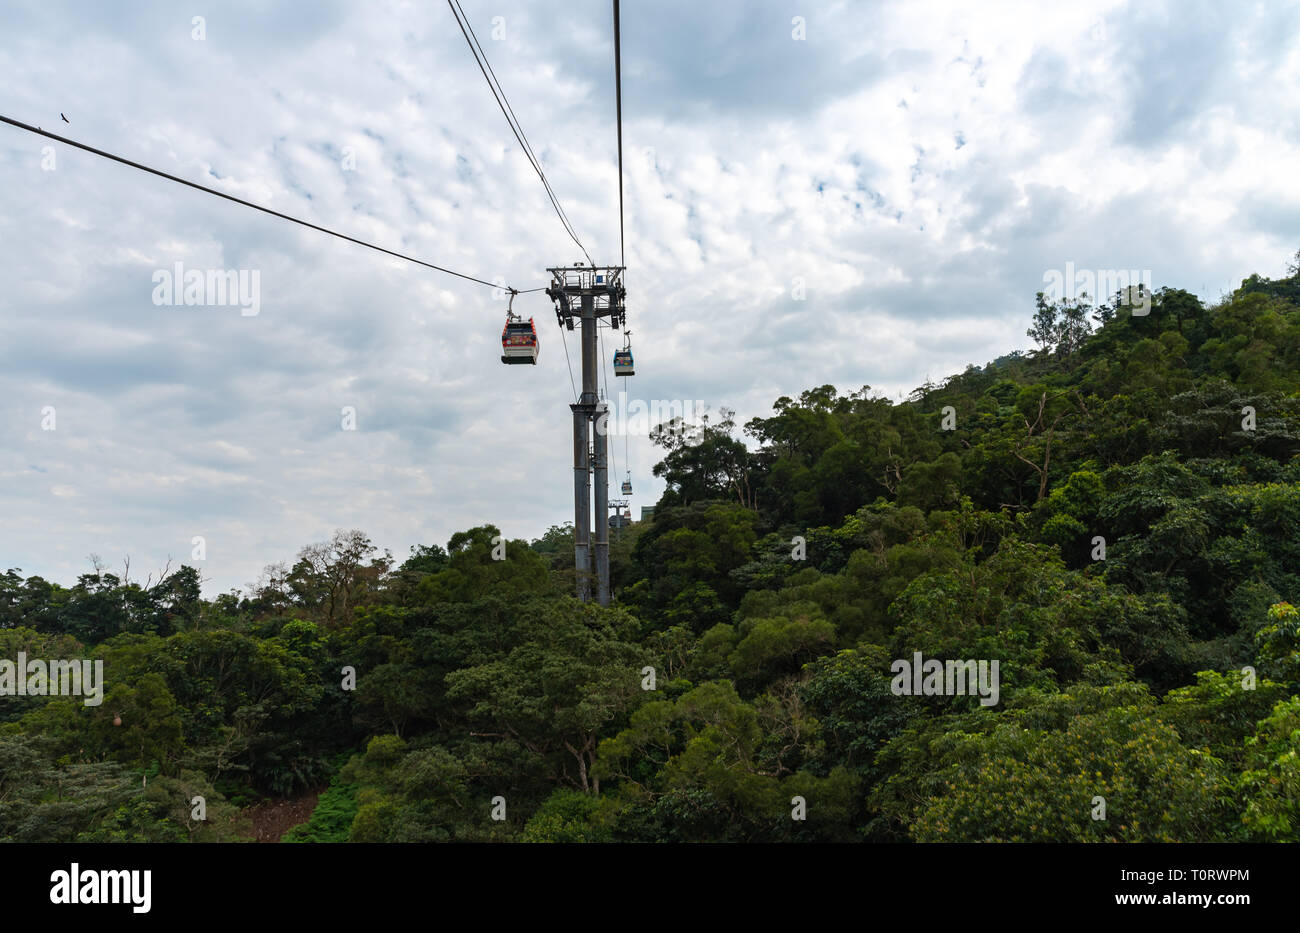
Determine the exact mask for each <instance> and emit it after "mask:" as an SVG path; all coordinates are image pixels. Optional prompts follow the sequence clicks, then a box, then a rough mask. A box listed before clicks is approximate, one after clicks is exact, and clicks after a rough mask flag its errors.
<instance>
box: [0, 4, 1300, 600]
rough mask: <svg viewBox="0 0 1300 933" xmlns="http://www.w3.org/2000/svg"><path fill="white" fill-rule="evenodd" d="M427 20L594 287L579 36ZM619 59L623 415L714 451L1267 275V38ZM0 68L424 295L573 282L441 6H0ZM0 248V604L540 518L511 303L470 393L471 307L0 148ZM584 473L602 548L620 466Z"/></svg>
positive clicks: (1288, 148) (608, 238) (590, 128)
mask: <svg viewBox="0 0 1300 933" xmlns="http://www.w3.org/2000/svg"><path fill="white" fill-rule="evenodd" d="M462 3H463V6H464V9H465V12H466V14H467V15H468V16H469V18H470V22H471V23H472V24H473V26H474V27H475V29H476V31H477V32H478V35H479V38H480V40H481V41H482V43H483V45H484V47H485V50H486V52H487V54H488V56H489V60H490V62H491V64H492V66H493V69H494V70H495V72H496V74H497V76H498V78H499V79H500V81H501V83H502V85H503V86H504V88H505V90H506V93H507V94H508V95H509V96H510V99H511V102H512V104H513V106H514V110H515V112H516V114H517V115H518V117H519V119H520V121H521V123H522V124H523V128H524V130H525V132H526V133H527V135H528V137H529V140H530V141H531V143H532V144H533V147H534V149H535V150H536V151H537V154H538V156H539V157H540V159H541V161H542V163H543V165H544V167H545V170H546V172H547V174H548V176H549V178H550V180H551V183H552V185H553V186H554V188H555V191H556V192H557V194H558V195H559V197H560V199H561V202H562V203H563V205H564V207H565V209H566V211H567V213H568V215H569V216H570V218H571V219H572V221H573V224H574V226H575V227H576V229H577V230H578V232H579V235H580V236H581V238H582V239H583V241H584V243H585V245H586V246H587V247H588V250H589V251H590V252H591V254H592V256H593V257H594V258H595V259H596V261H597V262H602V263H616V262H617V261H618V188H617V184H618V181H617V179H618V176H617V168H616V164H617V163H616V158H615V133H614V90H613V87H614V86H613V41H612V29H611V25H612V23H611V14H610V9H609V4H608V3H606V2H591V3H588V2H572V0H566V2H563V3H561V2H546V3H522V2H514V0H487V2H480V0H462ZM196 16H202V17H203V21H202V24H201V27H202V33H203V37H202V38H196V37H195V36H196V32H197V31H199V27H198V26H196V25H195V23H194V17H196ZM497 17H500V19H494V18H497ZM797 18H798V19H797ZM622 19H623V22H622V37H623V94H624V101H623V111H624V172H625V185H626V224H627V232H626V235H627V262H628V266H629V271H628V273H627V289H628V311H629V328H630V329H631V331H632V332H633V341H634V349H635V354H636V369H637V375H636V377H635V378H633V379H632V380H630V385H629V386H628V391H629V394H630V396H631V397H633V398H639V399H644V400H655V399H659V400H673V399H682V400H700V401H702V402H704V403H705V404H707V405H708V406H710V408H711V409H712V410H714V411H716V410H717V409H719V408H721V407H724V406H727V407H732V408H735V409H736V410H737V412H738V416H737V420H738V421H740V422H742V423H743V421H744V420H747V419H748V418H750V417H753V416H756V415H766V414H768V413H769V412H770V408H771V404H772V402H773V401H774V400H775V399H776V398H778V397H779V396H781V395H791V396H793V395H797V394H798V393H799V392H800V391H802V390H804V389H806V388H810V387H813V386H817V385H821V384H824V383H833V384H835V385H836V386H838V387H839V388H840V389H841V390H843V391H846V392H847V391H851V390H855V389H858V388H860V387H862V386H864V385H870V386H871V387H872V389H873V390H875V391H877V392H880V393H883V394H887V395H889V396H890V397H893V398H895V399H896V398H897V397H898V396H899V394H900V393H902V394H904V395H905V394H906V393H908V392H910V391H911V390H912V389H913V388H915V387H916V386H918V385H920V384H921V383H923V382H924V381H925V380H926V379H927V378H930V379H934V380H936V381H938V380H940V379H942V378H943V377H944V376H946V375H948V374H950V373H953V372H958V371H960V370H962V369H964V368H965V366H966V365H967V364H969V363H975V364H980V365H982V364H984V363H985V362H987V361H989V360H992V359H994V358H996V357H998V356H1000V355H1002V354H1004V353H1006V352H1008V351H1011V350H1014V349H1018V348H1020V349H1023V348H1026V347H1027V346H1028V345H1029V340H1028V338H1027V337H1026V336H1025V328H1026V327H1027V326H1028V323H1029V319H1030V316H1031V314H1032V310H1033V300H1034V293H1035V292H1036V291H1038V290H1040V289H1042V288H1044V276H1045V274H1047V273H1048V272H1049V271H1050V270H1058V271H1063V270H1064V269H1065V268H1066V263H1073V265H1074V267H1075V268H1076V269H1080V270H1111V269H1124V270H1130V269H1131V270H1142V271H1147V270H1149V271H1150V273H1151V279H1152V284H1154V286H1155V287H1156V288H1159V287H1161V286H1163V285H1172V286H1176V287H1182V288H1186V289H1188V290H1189V291H1193V292H1195V293H1197V294H1198V295H1200V296H1201V297H1202V298H1204V299H1206V300H1209V301H1213V300H1215V299H1217V298H1218V297H1219V296H1220V295H1221V294H1222V293H1223V292H1224V291H1226V290H1228V289H1230V288H1231V287H1233V286H1235V285H1237V284H1238V283H1239V282H1240V280H1241V279H1242V278H1243V277H1245V276H1246V275H1249V274H1250V273H1251V272H1259V273H1261V274H1264V275H1268V276H1277V275H1281V274H1283V273H1284V269H1285V265H1286V260H1287V257H1288V256H1290V255H1292V254H1293V253H1294V252H1295V250H1296V249H1297V248H1298V247H1300V180H1298V179H1300V173H1298V172H1297V170H1296V167H1297V165H1300V108H1297V106H1296V101H1297V99H1300V41H1297V34H1298V32H1300V9H1298V8H1297V5H1296V4H1294V3H1285V4H1284V3H1272V4H1246V3H1230V4H1229V3H1221V2H1206V3H1170V4H1159V3H1149V2H1142V3H1135V4H1132V5H1125V4H1120V5H1116V4H1105V3H1103V4H1090V3H1077V4H1069V5H1065V4H1048V3H1044V4H1036V5H1020V4H1014V5H1012V4H1007V5H1001V4H996V3H989V2H980V3H974V4H943V3H924V2H912V0H909V2H906V3H897V4H895V3H884V4H867V3H859V2H853V3H848V2H839V3H832V2H803V0H797V2H765V3H754V2H745V3H743V4H742V3H741V2H739V0H726V2H710V3H701V2H698V0H691V2H660V0H655V2H649V0H627V2H624V3H623V14H622ZM494 23H495V32H496V33H497V36H498V37H497V38H494V37H493V32H494ZM800 34H802V35H803V36H804V37H803V38H798V35H800ZM0 71H2V72H3V74H4V75H5V78H4V92H3V94H2V95H0V100H2V106H0V112H3V113H4V114H5V115H6V116H9V117H12V118H14V119H17V120H21V121H23V122H27V123H31V124H39V125H40V126H42V127H44V128H45V129H46V130H50V131H53V132H56V133H61V134H63V135H66V136H68V137H69V138H72V139H75V140H78V141H81V142H84V143H87V144H89V145H92V146H95V147H98V148H102V149H106V150H109V151H112V152H115V153H119V154H121V155H123V156H125V157H128V158H131V159H134V160H136V161H139V162H143V163H145V164H147V165H150V166H154V167H157V168H159V169H162V170H164V171H168V172H171V173H174V174H177V175H180V176H181V177H184V178H187V179H192V180H194V181H197V182H202V183H205V184H208V185H211V186H213V187H216V188H218V189H220V190H222V191H226V192H229V193H231V194H234V195H237V196H240V197H243V198H247V199H249V200H252V201H255V202H257V203H259V204H263V205H266V206H268V207H271V208H273V209H275V210H278V211H282V212H284V213H288V214H291V215H294V216H299V217H302V218H304V219H306V220H309V221H311V222H314V223H317V224H321V225H324V226H328V227H331V228H334V229H337V230H340V231H342V232H345V233H348V234H350V235H353V236H356V237H360V238H363V239H368V240H371V241H373V242H376V243H378V244H380V245H383V246H386V247H390V248H393V249H396V250H399V251H404V252H409V253H410V254H412V255H415V256H417V257H420V258H422V259H425V260H427V261H430V262H433V263H436V264H438V265H442V266H446V267H449V268H452V269H455V270H457V271H463V272H466V273H468V274H470V275H473V276H476V277H480V278H484V279H487V280H497V279H501V280H505V281H508V282H509V283H510V284H511V285H514V286H515V287H517V288H521V289H522V288H534V287H538V286H542V285H545V284H546V281H547V274H546V272H545V268H546V267H547V266H551V265H556V264H567V263H572V262H573V261H575V260H578V259H581V255H580V253H578V251H577V249H576V247H574V246H573V244H572V243H571V242H569V241H568V240H567V238H566V237H565V234H564V232H563V229H562V228H561V226H560V224H559V221H558V220H557V219H556V217H555V215H554V214H553V213H552V211H551V208H550V205H549V203H548V202H547V200H546V198H545V194H544V191H543V189H542V186H541V183H540V182H539V181H538V179H537V177H536V175H535V174H534V173H533V171H532V169H531V167H530V166H529V164H528V162H527V160H526V159H525V158H524V156H523V154H522V153H521V152H520V150H519V147H518V145H517V144H516V142H515V140H514V139H513V137H512V136H511V134H510V132H509V129H508V127H507V125H506V122H505V120H504V118H503V117H502V116H501V114H500V112H499V111H498V110H497V108H496V105H495V104H494V102H493V100H492V97H491V95H490V93H489V91H488V89H487V86H486V84H485V83H484V81H483V78H482V76H481V75H480V73H479V71H478V68H477V66H476V65H475V64H474V60H473V58H472V57H471V56H470V52H469V50H468V48H467V46H466V44H465V41H464V39H463V37H462V36H461V34H460V31H459V30H458V28H457V27H456V25H455V21H454V19H453V18H452V15H451V13H450V12H449V10H448V8H447V6H446V5H445V4H444V3H440V2H422V3H344V2H316V3H312V4H305V3H281V4H272V3H262V2H255V0H247V2H214V0H205V2H204V3H201V4H189V5H187V4H177V3H175V2H140V0H133V2H131V3H126V4H103V3H85V4H68V3H60V2H57V0H33V2H13V0H11V2H7V3H5V4H4V6H3V7H2V8H0ZM60 113H63V114H65V115H66V116H67V119H68V120H69V121H70V122H68V123H64V122H63V120H62V119H60ZM47 146H48V147H49V149H48V150H47V149H46V147H47ZM349 157H350V158H349ZM353 162H354V163H355V165H354V166H353V164H352V163H353ZM0 243H2V245H3V251H2V252H0V273H2V280H0V569H4V568H9V567H18V568H21V569H22V571H23V572H24V574H32V573H39V574H41V575H43V576H46V577H47V578H50V579H55V580H58V581H60V582H62V583H65V584H71V583H73V582H75V579H76V576H77V575H78V574H80V573H84V572H86V571H87V570H88V569H89V562H88V559H87V556H88V555H90V554H92V553H94V554H97V555H99V556H100V557H101V558H102V559H103V561H104V562H105V563H106V564H108V565H109V566H110V567H120V566H121V564H122V561H123V559H124V558H126V557H128V556H129V558H130V560H131V567H132V573H133V576H138V577H143V576H144V575H145V574H147V573H148V572H150V571H154V572H156V571H157V570H158V569H159V568H160V567H162V565H163V564H164V563H165V562H166V561H167V560H168V559H169V558H170V559H171V560H172V562H173V565H175V564H177V563H181V562H184V563H194V564H195V565H196V566H198V567H199V568H200V570H201V572H202V574H203V577H204V578H205V580H206V581H207V582H206V583H205V591H206V592H207V593H208V594H212V593H215V592H218V591H224V590H228V589H231V588H233V587H242V586H244V585H245V584H248V583H250V582H252V581H254V580H256V579H257V577H258V575H259V573H260V571H261V570H262V568H263V567H264V566H265V565H266V564H269V563H272V562H275V561H281V560H287V561H291V560H292V558H293V556H294V554H295V553H296V552H297V550H298V549H299V548H300V547H301V546H303V545H305V544H308V543H310V542H313V541H318V540H323V539H325V538H328V537H329V536H330V534H331V533H332V532H333V530H334V529H336V528H361V529H363V530H365V531H366V532H368V533H369V534H370V535H371V537H372V538H373V539H374V540H375V542H376V543H377V544H379V545H380V546H382V547H387V548H389V549H390V550H392V551H393V553H394V555H395V556H397V557H398V558H401V557H403V556H405V555H406V553H407V552H408V549H409V547H410V546H411V545H412V544H416V543H439V544H445V543H446V540H447V538H448V537H449V536H450V535H451V534H453V533H454V532H456V531H458V530H462V529H465V528H468V527H471V526H474V525H478V524H484V523H488V522H491V523H494V524H496V525H497V526H499V527H500V528H501V529H503V531H504V532H505V533H506V534H507V535H508V536H510V537H522V538H529V539H531V538H535V537H537V536H539V535H540V534H541V533H542V532H543V531H545V529H546V528H547V527H548V526H549V525H551V524H559V523H562V522H564V521H566V520H571V518H572V471H571V456H572V445H571V440H570V434H571V417H570V413H569V409H568V404H569V403H570V402H571V401H572V390H571V385H570V377H569V372H568V369H567V367H566V365H565V353H564V342H563V340H562V339H561V334H560V331H559V329H558V327H557V325H556V321H555V315H554V312H553V310H552V307H551V305H550V302H549V299H547V298H546V296H545V294H543V293H536V294H532V295H526V296H522V297H520V298H519V299H517V301H516V304H517V305H518V309H519V310H522V311H524V312H525V313H526V314H527V315H531V316H535V317H536V320H537V323H538V330H539V333H540V335H541V356H540V360H539V365H538V366H536V367H527V366H513V367H508V368H507V367H505V366H503V365H501V363H500V362H499V356H500V333H501V326H502V323H503V320H504V311H505V307H504V302H503V301H501V300H498V299H497V298H494V296H493V294H492V292H491V290H490V289H487V288H484V287H482V286H479V285H474V284H472V283H469V282H465V281H462V280H459V279H455V278H451V277H448V276H445V275H442V274H439V273H437V272H434V271H432V270H429V269H425V268H421V267H419V266H415V265H411V264H408V263H404V262H401V261H398V260H395V259H391V258H389V257H386V256H383V255H381V254H378V253H375V252H372V251H369V250H366V249H362V248H360V247H357V246H354V245H351V244H348V243H345V242H342V241H339V240H336V239H333V238H331V237H328V236H325V235H323V234H320V233H316V232H314V231H311V230H307V229H304V228H301V227H296V226H294V225H291V224H289V223H286V222H284V221H282V220H278V219H276V218H273V217H269V216H267V215H264V214H260V213H258V212H256V211H251V210H249V209H247V208H245V207H241V206H239V205H236V204H232V203H229V202H226V201H223V200H221V199H218V198H214V197H212V196H211V195H207V194H204V193H202V192H198V191H194V190H192V189H187V188H183V187H181V186H178V185H175V184H173V183H171V182H167V181H164V180H162V179H159V178H156V177H152V176H149V175H146V174H144V173H141V172H139V171H136V170H134V169H130V168H127V167H124V166H121V165H118V164H115V163H112V162H109V161H106V160H104V159H102V158H99V157H97V156H94V155H91V154H88V153H84V152H80V151H78V150H75V149H72V148H70V147H67V146H65V145H60V144H57V143H51V142H50V141H49V140H47V139H43V138H41V137H38V136H35V135H32V134H29V133H26V132H23V131H21V130H18V129H14V128H12V127H9V126H4V125H0ZM176 263H181V264H182V267H183V269H186V270H188V269H198V270H202V271H204V272H206V271H207V270H243V271H244V272H245V273H253V272H256V273H257V276H258V284H259V300H260V303H259V306H258V309H257V313H256V314H245V313H242V312H241V309H240V307H238V306H237V305H230V306H217V305H213V304H208V305H206V306H190V307H187V306H184V305H183V304H182V305H180V306H176V305H170V306H169V305H167V304H157V303H155V300H154V299H155V295H156V288H157V285H156V282H155V274H156V273H158V272H160V270H167V271H171V270H173V269H174V268H175V264H176ZM249 281H250V282H251V278H250V279H249ZM799 281H802V283H803V289H804V291H803V296H804V297H803V299H802V300H799V289H798V284H799ZM611 336H612V335H607V337H606V346H605V355H606V358H608V357H609V356H610V355H612V353H613V350H614V347H613V346H612V345H611V344H612V340H611ZM576 347H577V345H576V341H575V340H574V338H573V336H572V335H571V336H570V337H569V349H570V351H571V352H575V351H576ZM574 363H575V365H576V363H577V360H576V356H575V358H574ZM610 382H611V383H613V382H615V380H614V379H613V378H612V377H611V378H610ZM611 388H613V389H614V391H617V387H615V386H611ZM345 406H351V407H353V408H354V409H355V411H356V429H355V430H344V429H343V426H342V410H343V408H344V407H345ZM51 409H52V411H51ZM50 427H53V430H49V429H48V428H50ZM627 451H628V454H627V456H626V457H625V454H624V444H623V441H622V440H621V439H619V440H616V441H615V442H614V459H615V466H616V468H617V470H618V472H619V474H620V476H619V477H616V479H619V478H621V474H622V473H624V472H625V471H627V470H628V469H629V468H630V471H631V474H632V481H633V484H634V487H635V490H636V492H635V495H634V497H633V507H634V509H635V510H636V511H637V514H639V508H640V506H641V505H648V504H653V502H654V501H655V499H656V498H657V497H658V495H659V493H660V492H661V490H662V485H661V484H659V483H657V482H656V481H655V480H654V479H653V478H652V477H651V476H650V468H651V466H652V465H653V464H654V462H655V461H656V460H657V459H658V458H657V457H656V456H655V451H654V450H653V449H652V448H651V447H650V445H649V442H648V440H647V439H646V438H645V437H632V438H630V439H629V442H628V444H627ZM195 536H202V537H203V538H204V540H205V543H206V559H204V560H203V561H201V562H196V561H193V560H192V559H191V553H192V541H193V539H194V538H195Z"/></svg>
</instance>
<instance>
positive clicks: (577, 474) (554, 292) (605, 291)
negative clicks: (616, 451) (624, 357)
mask: <svg viewBox="0 0 1300 933" xmlns="http://www.w3.org/2000/svg"><path fill="white" fill-rule="evenodd" d="M546 271H547V272H549V273H551V285H550V287H549V288H547V289H546V294H547V295H548V296H549V297H550V298H551V300H552V301H554V302H555V316H556V318H557V319H558V320H559V322H560V326H561V327H566V328H568V329H569V330H573V329H574V327H575V325H576V323H577V322H581V324H582V328H581V330H582V340H581V342H582V394H581V395H580V396H579V397H578V401H577V403H576V404H573V405H570V406H569V408H570V410H572V412H573V565H574V569H575V571H576V573H577V578H578V579H577V591H578V599H580V600H582V601H583V602H589V601H590V600H591V579H592V577H593V576H594V577H595V579H596V600H597V602H599V603H600V604H601V605H602V606H608V605H609V522H608V521H607V518H608V516H609V441H608V437H607V435H608V429H607V425H606V420H607V419H606V418H604V417H602V415H604V414H605V413H606V407H605V405H604V404H603V403H601V402H600V399H599V396H598V395H597V391H596V376H597V374H598V373H599V372H600V363H599V361H598V357H597V352H596V337H597V335H596V328H597V326H598V322H599V320H600V319H601V318H603V317H607V318H609V324H610V326H611V327H612V328H614V329H615V330H618V329H620V328H621V327H622V326H623V322H624V314H625V307H624V298H625V297H626V294H627V290H626V289H625V288H624V287H623V266H584V265H583V264H582V263H576V264H575V265H572V266H557V267H556V268H553V269H547V270H546ZM593 480H594V485H595V487H596V503H595V509H594V510H593V509H592V502H591V498H592V496H591V487H592V485H593ZM593 514H594V515H595V516H596V521H595V522H594V524H595V541H592V525H593V521H592V517H593ZM593 545H594V546H593ZM593 552H594V553H593ZM593 558H594V561H593ZM593 564H594V566H593Z"/></svg>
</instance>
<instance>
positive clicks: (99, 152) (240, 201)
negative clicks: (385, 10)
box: [0, 114, 545, 294]
mask: <svg viewBox="0 0 1300 933" xmlns="http://www.w3.org/2000/svg"><path fill="white" fill-rule="evenodd" d="M0 122H4V123H8V124H9V125H10V126H16V127H17V128H18V129H20V130H26V131H27V132H29V133H35V134H36V135H37V136H44V137H46V138H47V139H53V140H56V141H58V142H61V143H63V144H64V145H66V146H72V147H74V148H76V149H81V150H82V151H84V152H89V153H91V154H92V155H97V156H102V157H103V158H105V159H111V160H112V161H114V162H120V163H122V164H123V165H129V166H130V167H131V168H135V169H139V170H140V171H142V172H148V173H149V174H151V175H157V176H158V177H159V178H166V179H167V180H168V181H174V182H176V183H177V184H179V185H185V186H187V187H190V188H196V189H198V190H199V191H205V192H207V193H208V194H215V195H216V196H217V197H219V198H225V199H226V200H227V201H234V202H235V203H236V204H242V205H244V207H251V208H252V209H253V210H255V211H261V212H262V213H263V214H270V215H271V216H272V217H279V218H280V219H281V220H287V221H289V222H290V223H295V224H299V225H300V226H303V227H310V228H311V229H312V230H319V231H320V232H321V233H328V234H329V235H330V236H332V237H338V238H339V239H340V240H347V241H348V242H349V243H355V244H357V245H358V246H364V247H366V248H367V249H373V250H375V251H377V252H380V253H386V254H387V255H389V256H393V257H395V258H397V259H405V260H406V261H407V262H413V263H415V264H416V265H417V266H424V267H426V268H428V269H434V270H436V271H438V272H444V273H446V274H447V275H454V276H456V277H457V278H460V279H465V280H467V281H470V282H477V283H478V284H479V285H486V286H487V287H488V288H500V287H501V286H500V285H498V284H496V283H494V282H488V281H486V280H484V279H480V278H476V277H475V276H472V275H466V274H465V273H464V272H456V271H455V270H453V269H448V268H446V267H444V266H437V265H434V264H433V263H431V262H425V261H424V260H423V259H416V258H415V257H414V256H408V255H406V254H405V253H398V252H395V251H394V250H391V249H385V248H384V247H382V246H376V245H375V244H374V243H367V242H366V241H365V240H358V239H357V238H356V237H351V236H348V235H347V234H346V233H339V232H337V231H335V230H330V229H329V228H328V227H322V226H320V225H318V224H314V223H310V222H309V221H306V220H301V219H299V218H297V217H290V216H289V215H288V214H282V213H280V212H279V211H273V210H271V208H269V207H263V206H262V205H260V204H254V203H253V202H252V201H245V200H244V199H243V198H237V197H235V196H234V195H233V194H226V193H225V192H224V191H218V190H217V189H215V188H209V187H208V186H207V185H200V184H199V183H198V182H194V181H187V180H186V179H184V178H179V177H177V176H176V175H171V174H169V173H167V172H164V171H162V170H160V169H156V168H150V167H149V166H147V165H141V164H140V163H139V162H133V161H131V160H130V159H126V158H123V157H122V156H119V155H114V154H113V153H111V152H105V151H104V150H103V149H96V148H95V147H94V146H88V145H86V144H85V143H79V142H77V141H76V140H75V139H68V138H67V137H65V136H60V135H58V134H57V133H51V132H49V131H48V130H43V129H41V128H40V127H37V126H30V125H28V124H26V123H21V122H19V121H18V120H13V119H10V118H9V117H6V116H4V115H3V114H0ZM544 288H545V286H543V287H542V288H530V289H528V290H527V291H529V292H539V291H543V290H544ZM517 294H525V292H517Z"/></svg>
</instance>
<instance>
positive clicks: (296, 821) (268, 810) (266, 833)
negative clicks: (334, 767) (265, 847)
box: [244, 787, 325, 842]
mask: <svg viewBox="0 0 1300 933" xmlns="http://www.w3.org/2000/svg"><path fill="white" fill-rule="evenodd" d="M324 789H325V788H323V787H321V788H318V789H316V790H314V791H311V792H310V793H308V794H303V795H302V796H301V797H287V798H285V799H284V800H269V801H267V802H266V803H259V804H258V805H257V806H255V807H249V808H248V809H246V810H245V811H244V816H246V817H248V818H249V819H251V820H252V821H253V838H254V840H255V841H257V842H279V841H280V837H281V836H283V835H284V834H285V833H287V832H288V831H289V830H291V829H293V828H294V827H295V826H298V825H300V824H302V823H305V822H307V820H309V819H311V815H312V811H314V810H315V809H316V802H317V801H318V800H320V795H321V791H323V790H324Z"/></svg>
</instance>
